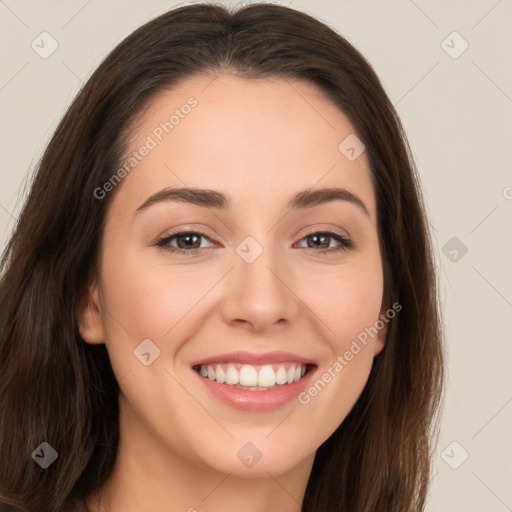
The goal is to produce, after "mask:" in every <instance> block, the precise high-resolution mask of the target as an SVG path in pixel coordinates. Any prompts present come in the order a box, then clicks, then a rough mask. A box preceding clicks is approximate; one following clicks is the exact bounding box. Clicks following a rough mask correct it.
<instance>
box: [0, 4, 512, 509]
mask: <svg viewBox="0 0 512 512" xmlns="http://www.w3.org/2000/svg"><path fill="white" fill-rule="evenodd" d="M183 3H185V2H181V3H180V5H181V4H183ZM223 3H235V2H223ZM246 3H247V2H246ZM276 3H277V2H276ZM283 4H284V5H289V6H290V7H293V8H296V9H299V10H303V11H305V12H308V13H310V14H312V15H314V16H316V17H318V18H319V19H321V20H322V21H324V22H326V23H328V24H330V25H331V26H332V27H333V28H335V29H336V30H338V31H339V32H340V33H341V34H342V35H344V36H346V37H347V38H348V39H349V40H350V41H351V42H352V43H353V44H354V45H355V46H356V47H357V48H358V49H359V50H361V51H362V52H363V54H365V55H366V56H367V58H368V59H369V60H370V62H371V63H372V64H373V66H374V67H375V69H376V71H377V73H378V75H379V76H380V77H381V79H382V81H383V83H384V84H385V87H386V90H387V92H388V94H389V96H390V98H391V100H392V101H393V103H394V104H395V105H396V107H397V109H398V111H399V114H400V116H401V118H402V120H403V123H404V125H405V128H406V130H407V132H408V135H409V138H410V142H411V145H412V148H413V152H414V155H415V158H416V162H417V165H418V167H419V170H420V173H421V176H422V181H423V184H424V193H425V197H426V201H427V204H428V208H429V211H430V214H431V222H432V227H433V233H434V235H435V237H436V243H437V247H438V248H437V252H438V263H439V267H440V278H441V281H442V295H443V297H444V311H445V314H446V332H447V350H448V357H449V368H448V372H449V377H448V388H447V393H446V403H445V409H444V414H443V423H442V432H441V436H440V442H439V447H438V451H437V455H436V459H435V465H436V468H435V471H434V477H433V485H432V490H431V497H430V501H429V507H428V511H429V512H434V511H436V512H453V511H473V510H474V511H484V510H485V511H486V512H504V511H507V510H512V488H511V485H510V483H511V482H512V435H510V434H511V433H512V403H511V402H512V386H511V380H512V379H511V377H510V374H511V370H512V365H511V360H512V359H511V355H512V349H511V333H512V321H511V319H512V315H511V313H512V272H511V262H512V247H511V240H512V237H511V235H512V233H511V231H512V230H511V228H510V226H511V224H510V220H511V215H512V173H511V172H510V169H511V163H512V154H511V143H512V139H511V135H512V67H511V66H510V62H512V31H511V30H510V27H511V22H512V1H511V0H501V1H496V0H478V1H476V0H472V1H468V0H466V1H462V0H459V1H449V2H447V1H442V0H437V1H426V0H415V1H412V0H393V1H387V2H383V1H381V2H379V1H377V0H374V1H355V0H350V1H347V0H342V1H336V0H317V1H314V2H313V1H306V0H293V1H289V0H286V2H283ZM177 5H178V2H173V1H156V0H151V1H144V2H142V1H133V0H132V1H123V2H121V1H108V2H105V1H102V2H100V1H99V0H89V1H87V0H81V1H69V0H68V1H64V0H61V1H55V0H53V1H48V0H47V1H45V2H37V1H36V0H31V1H28V0H25V1H21V0H0V28H1V31H2V34H3V44H2V45H1V48H0V51H1V62H2V67H1V75H0V106H1V112H2V117H1V127H2V132H1V141H2V152H1V155H2V161H1V166H0V183H1V188H0V244H1V246H2V247H3V246H4V244H5V241H6V240H7V236H8V234H9V232H10V230H11V229H12V227H13V225H14V223H15V219H16V216H17V214H18V212H19V210H20V205H21V202H22V200H23V197H24V188H23V187H24V186H25V185H26V182H25V179H26V178H27V177H28V176H29V172H30V171H31V170H33V168H34V164H35V163H36V162H37V160H38V158H39V156H40V155H41V153H42V151H43V149H44V147H45V144H46V143H47V141H48V139H49V137H50V136H51V133H52V132H53V130H54V129H55V127H56V125H57V123H58V121H59V119H60V117H61V115H62V113H63V111H64V109H65V108H66V107H67V106H68V105H69V103H70V102H71V100H72V99H73V97H74V95H75V94H76V92H77V91H78V89H79V88H80V86H81V85H82V83H83V81H85V80H86V79H87V78H88V76H89V75H90V73H91V72H92V70H93V69H94V68H95V67H96V66H97V65H98V64H99V62H100V61H101V60H102V59H103V57H104V56H105V55H106V53H107V52H108V51H110V50H111V49H112V48H113V47H114V46H115V45H116V44H117V43H118V42H119V41H120V40H121V39H122V38H123V37H124V36H126V35H128V34H129V33H130V32H131V31H132V30H133V29H135V28H136V27H138V26H139V25H141V24H142V23H143V22H145V21H146V20H148V19H150V18H153V17H155V16H157V15H158V14H160V13H162V12H164V11H166V10H168V9H170V8H172V7H175V6H177ZM43 31H46V32H48V33H49V34H51V36H52V37H53V38H54V39H55V40H56V41H57V43H58V48H57V50H56V51H55V52H54V53H53V54H52V55H51V56H49V57H48V58H46V59H43V58H41V57H40V56H39V55H38V54H37V53H36V52H35V51H34V50H33V49H32V48H31V43H32V41H33V40H36V42H37V37H38V36H39V34H40V33H41V32H43ZM454 31H457V32H458V33H459V34H460V36H457V35H450V34H452V32H454ZM443 41H445V43H442V42H443ZM465 41H466V42H467V44H468V45H469V46H468V48H467V49H466V50H465V51H464V52H463V53H461V54H460V55H459V56H457V54H458V53H460V51H461V50H462V49H463V48H464V47H465V44H466V43H465ZM48 47H49V46H48V45H47V46H46V48H48ZM445 50H447V51H448V52H449V53H451V54H452V55H453V56H457V58H452V57H451V56H450V55H449V54H448V53H447V51H445ZM453 237H456V238H457V239H458V241H457V240H456V241H455V242H454V241H451V242H450V244H448V245H445V244H447V243H448V241H449V240H451V239H452V238H453ZM454 243H455V244H458V247H457V246H456V245H453V244H454ZM461 244H464V246H466V247H467V253H466V254H464V255H462V252H461V250H460V248H461V247H463V246H462V245H461ZM454 250H455V251H456V253H455V252H454ZM454 258H455V261H452V260H453V259H454ZM454 441H455V442H456V443H458V444H452V443H453V442H454ZM466 452H467V454H468V455H469V456H468V458H467V460H465V461H464V462H463V463H461V462H462V461H463V459H464V457H465V455H466ZM457 466H458V467H457Z"/></svg>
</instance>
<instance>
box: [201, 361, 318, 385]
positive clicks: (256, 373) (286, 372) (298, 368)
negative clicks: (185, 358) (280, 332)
mask: <svg viewBox="0 0 512 512" xmlns="http://www.w3.org/2000/svg"><path fill="white" fill-rule="evenodd" d="M314 367H315V365H313V364H303V363H297V362H295V363H294V362H288V363H278V364H263V365H251V364H240V363H216V364H198V365H195V366H193V369H194V370H195V371H196V372H197V373H199V375H201V376H202V377H203V378H205V379H209V380H211V381H215V382H217V383H218V384H224V385H227V386H232V387H234V388H238V389H245V390H248V391H269V390H271V389H276V388H281V387H285V386H288V385H290V384H293V383H294V382H298V381H299V380H301V379H302V378H303V377H304V376H305V375H306V374H307V373H308V372H310V371H311V370H312V368H314Z"/></svg>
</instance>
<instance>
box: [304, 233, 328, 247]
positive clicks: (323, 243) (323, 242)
mask: <svg viewBox="0 0 512 512" xmlns="http://www.w3.org/2000/svg"><path fill="white" fill-rule="evenodd" d="M309 238H312V239H313V240H314V244H315V245H314V247H319V246H322V245H323V246H326V247H329V242H328V241H327V243H326V242H325V239H328V238H330V236H329V235H323V234H320V235H319V234H316V233H315V234H313V235H310V236H309ZM320 239H322V240H323V241H321V242H320V244H317V242H318V241H319V240H320Z"/></svg>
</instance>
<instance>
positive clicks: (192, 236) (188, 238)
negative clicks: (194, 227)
mask: <svg viewBox="0 0 512 512" xmlns="http://www.w3.org/2000/svg"><path fill="white" fill-rule="evenodd" d="M182 239H185V240H186V242H185V245H182V244H181V243H180V240H182ZM198 239H199V236H198V235H196V234H194V233H189V234H185V235H178V236H177V237H176V241H177V243H178V247H180V249H183V248H185V247H188V248H190V247H192V245H191V243H189V242H192V244H193V243H194V241H196V242H197V240H198ZM194 248H195V247H194Z"/></svg>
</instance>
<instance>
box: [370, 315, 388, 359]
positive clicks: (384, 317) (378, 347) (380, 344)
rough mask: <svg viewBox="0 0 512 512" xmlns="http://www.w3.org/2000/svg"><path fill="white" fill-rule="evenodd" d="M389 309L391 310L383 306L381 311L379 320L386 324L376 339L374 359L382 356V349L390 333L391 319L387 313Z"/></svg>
mask: <svg viewBox="0 0 512 512" xmlns="http://www.w3.org/2000/svg"><path fill="white" fill-rule="evenodd" d="M388 309H389V308H387V307H384V306H383V307H382V309H381V310H380V314H379V320H380V322H382V323H383V324H384V326H383V327H382V329H379V332H378V334H377V337H376V338H375V344H374V351H373V356H374V357H375V356H376V355H378V354H380V353H381V351H382V349H383V348H384V346H385V345H386V334H387V332H388V322H389V318H388V317H387V315H386V311H387V310H388ZM380 322H379V324H380Z"/></svg>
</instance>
